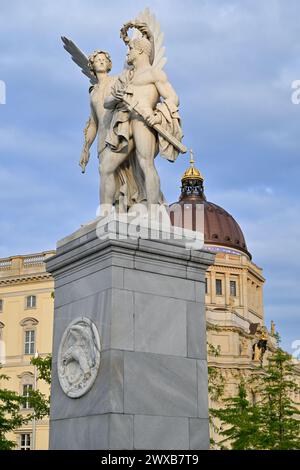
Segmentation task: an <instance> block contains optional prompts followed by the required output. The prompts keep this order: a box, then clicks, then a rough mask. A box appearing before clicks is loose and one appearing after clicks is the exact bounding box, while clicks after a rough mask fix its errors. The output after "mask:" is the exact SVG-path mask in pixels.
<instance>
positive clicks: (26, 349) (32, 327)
mask: <svg viewBox="0 0 300 470" xmlns="http://www.w3.org/2000/svg"><path fill="white" fill-rule="evenodd" d="M37 324H38V321H37V320H36V319H35V318H24V320H22V321H21V322H20V325H21V326H22V327H23V354H31V355H33V354H34V353H35V352H36V325H37Z"/></svg>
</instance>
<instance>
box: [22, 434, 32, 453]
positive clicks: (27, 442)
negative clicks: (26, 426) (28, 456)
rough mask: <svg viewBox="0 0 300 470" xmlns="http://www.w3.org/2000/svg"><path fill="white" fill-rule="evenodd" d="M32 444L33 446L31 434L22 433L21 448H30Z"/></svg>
mask: <svg viewBox="0 0 300 470" xmlns="http://www.w3.org/2000/svg"><path fill="white" fill-rule="evenodd" d="M30 446H31V436H30V434H21V437H20V449H21V450H30Z"/></svg>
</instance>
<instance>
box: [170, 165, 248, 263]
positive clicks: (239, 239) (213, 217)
mask: <svg viewBox="0 0 300 470" xmlns="http://www.w3.org/2000/svg"><path fill="white" fill-rule="evenodd" d="M192 163H194V161H192ZM185 174H186V172H185ZM181 182H182V187H181V196H180V199H179V201H178V202H176V203H173V204H171V205H170V218H171V223H172V224H173V225H177V226H181V227H185V228H189V229H192V230H196V217H197V216H196V210H197V209H196V207H197V205H198V204H201V203H202V204H203V205H204V243H205V244H206V245H215V246H223V247H227V248H229V249H230V248H231V249H234V250H239V251H242V252H244V253H246V254H247V255H248V256H249V257H250V259H251V254H250V253H249V251H248V249H247V245H246V241H245V237H244V235H243V232H242V230H241V228H240V226H239V224H238V223H237V222H236V220H235V219H234V218H233V217H232V215H230V214H229V213H228V212H227V211H226V210H225V209H223V208H222V207H220V206H218V205H217V204H214V203H212V202H208V201H207V200H206V197H205V194H204V188H203V178H202V179H195V178H193V176H192V175H191V178H182V180H181ZM183 209H184V210H183ZM179 213H180V214H179ZM178 215H180V217H178ZM198 226H199V225H198Z"/></svg>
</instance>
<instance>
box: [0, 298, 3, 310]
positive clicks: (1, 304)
mask: <svg viewBox="0 0 300 470" xmlns="http://www.w3.org/2000/svg"><path fill="white" fill-rule="evenodd" d="M2 311H3V299H0V312H2Z"/></svg>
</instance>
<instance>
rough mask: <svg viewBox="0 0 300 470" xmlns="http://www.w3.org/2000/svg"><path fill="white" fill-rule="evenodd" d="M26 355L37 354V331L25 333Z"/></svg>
mask: <svg viewBox="0 0 300 470" xmlns="http://www.w3.org/2000/svg"><path fill="white" fill-rule="evenodd" d="M24 343H25V347H24V353H25V354H34V353H35V331H34V330H28V331H25V342H24Z"/></svg>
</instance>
